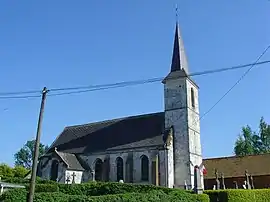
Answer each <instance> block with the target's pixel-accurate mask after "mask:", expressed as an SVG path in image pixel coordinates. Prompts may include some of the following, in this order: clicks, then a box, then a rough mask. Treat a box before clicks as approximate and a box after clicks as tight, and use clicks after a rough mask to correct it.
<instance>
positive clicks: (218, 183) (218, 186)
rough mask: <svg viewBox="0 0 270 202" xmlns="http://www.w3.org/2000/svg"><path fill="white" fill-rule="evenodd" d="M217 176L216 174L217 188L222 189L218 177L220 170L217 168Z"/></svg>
mask: <svg viewBox="0 0 270 202" xmlns="http://www.w3.org/2000/svg"><path fill="white" fill-rule="evenodd" d="M215 176H216V190H218V189H220V182H219V179H218V170H217V169H216V170H215Z"/></svg>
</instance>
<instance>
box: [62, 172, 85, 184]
mask: <svg viewBox="0 0 270 202" xmlns="http://www.w3.org/2000/svg"><path fill="white" fill-rule="evenodd" d="M73 174H75V177H74V178H75V179H74V181H75V184H80V183H81V182H82V176H83V171H76V170H66V171H65V184H71V183H72V179H73ZM68 178H69V180H70V181H69V182H67V179H68Z"/></svg>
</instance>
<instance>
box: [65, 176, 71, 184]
mask: <svg viewBox="0 0 270 202" xmlns="http://www.w3.org/2000/svg"><path fill="white" fill-rule="evenodd" d="M69 182H70V176H69V175H68V176H67V179H66V183H67V184H69Z"/></svg>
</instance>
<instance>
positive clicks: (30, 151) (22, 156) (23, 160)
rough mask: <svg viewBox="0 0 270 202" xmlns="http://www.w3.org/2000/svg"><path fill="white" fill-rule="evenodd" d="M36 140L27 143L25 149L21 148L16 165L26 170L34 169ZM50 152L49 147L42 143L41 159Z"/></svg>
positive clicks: (16, 158)
mask: <svg viewBox="0 0 270 202" xmlns="http://www.w3.org/2000/svg"><path fill="white" fill-rule="evenodd" d="M35 142H36V141H35V140H29V141H27V142H26V143H25V145H24V146H23V148H21V149H20V150H19V151H18V152H17V153H16V154H15V155H14V157H15V165H16V166H23V167H24V168H26V169H30V168H31V167H32V162H33V158H34V148H35ZM47 150H48V146H45V145H43V144H42V143H40V145H39V157H40V156H41V155H43V154H45V153H46V151H47Z"/></svg>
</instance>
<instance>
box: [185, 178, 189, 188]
mask: <svg viewBox="0 0 270 202" xmlns="http://www.w3.org/2000/svg"><path fill="white" fill-rule="evenodd" d="M185 190H188V185H187V181H186V180H185Z"/></svg>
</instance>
